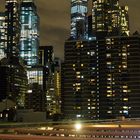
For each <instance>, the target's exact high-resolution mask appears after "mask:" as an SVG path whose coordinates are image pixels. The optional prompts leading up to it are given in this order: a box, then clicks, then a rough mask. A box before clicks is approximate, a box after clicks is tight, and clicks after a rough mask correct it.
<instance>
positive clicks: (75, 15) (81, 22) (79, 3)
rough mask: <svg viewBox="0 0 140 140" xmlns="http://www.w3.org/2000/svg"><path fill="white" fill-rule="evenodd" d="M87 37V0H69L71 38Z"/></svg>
mask: <svg viewBox="0 0 140 140" xmlns="http://www.w3.org/2000/svg"><path fill="white" fill-rule="evenodd" d="M86 37H87V0H72V1H71V38H73V39H84V38H86Z"/></svg>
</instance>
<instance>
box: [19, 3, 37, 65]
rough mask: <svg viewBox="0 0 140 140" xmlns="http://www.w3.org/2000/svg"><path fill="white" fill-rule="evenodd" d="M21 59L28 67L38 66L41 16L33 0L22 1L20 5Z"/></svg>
mask: <svg viewBox="0 0 140 140" xmlns="http://www.w3.org/2000/svg"><path fill="white" fill-rule="evenodd" d="M20 22H21V32H20V57H21V58H23V60H24V61H25V62H26V64H27V66H34V65H37V64H38V48H39V16H38V14H37V9H36V6H35V3H34V1H33V0H22V2H21V5H20Z"/></svg>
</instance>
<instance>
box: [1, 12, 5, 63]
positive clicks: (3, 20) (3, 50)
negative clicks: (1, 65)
mask: <svg viewBox="0 0 140 140" xmlns="http://www.w3.org/2000/svg"><path fill="white" fill-rule="evenodd" d="M5 29H6V28H5V13H0V60H1V59H2V58H4V57H5Z"/></svg>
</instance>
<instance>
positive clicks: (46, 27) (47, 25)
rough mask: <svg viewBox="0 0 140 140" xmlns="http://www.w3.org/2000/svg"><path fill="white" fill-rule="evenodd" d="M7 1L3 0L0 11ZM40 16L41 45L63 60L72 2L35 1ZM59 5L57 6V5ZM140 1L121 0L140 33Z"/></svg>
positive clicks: (133, 27)
mask: <svg viewBox="0 0 140 140" xmlns="http://www.w3.org/2000/svg"><path fill="white" fill-rule="evenodd" d="M4 3H5V0H1V4H0V11H2V10H4V7H5V6H4ZM35 3H36V5H37V11H38V13H39V16H40V45H41V46H42V45H44V46H45V45H53V46H54V51H55V55H56V56H57V57H60V58H61V59H63V54H64V41H65V40H66V39H67V38H68V37H69V36H70V0H59V2H58V3H57V2H56V0H47V1H46V0H35ZM56 3H57V4H56ZM139 3H140V1H139V0H120V4H121V5H128V6H129V19H130V31H131V33H133V32H134V31H136V30H138V31H140V27H139V23H140V15H139V14H136V13H138V12H139V7H140V6H139V5H140V4H139Z"/></svg>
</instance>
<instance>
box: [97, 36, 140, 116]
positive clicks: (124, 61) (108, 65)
mask: <svg viewBox="0 0 140 140" xmlns="http://www.w3.org/2000/svg"><path fill="white" fill-rule="evenodd" d="M105 44H106V45H103V46H105V47H103V46H101V45H99V47H100V48H102V51H101V49H100V52H99V54H100V55H99V62H100V63H99V71H100V74H101V75H99V76H100V78H99V79H100V81H99V87H100V117H101V118H104V117H105V118H115V117H120V116H124V117H132V118H135V117H139V114H138V113H137V112H139V111H140V104H139V102H138V100H139V91H140V88H139V84H140V82H139V81H140V78H139V77H140V72H139V49H140V35H139V34H136V35H133V36H129V37H128V36H114V37H108V38H106V42H105ZM103 51H105V52H106V53H105V52H103Z"/></svg>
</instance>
